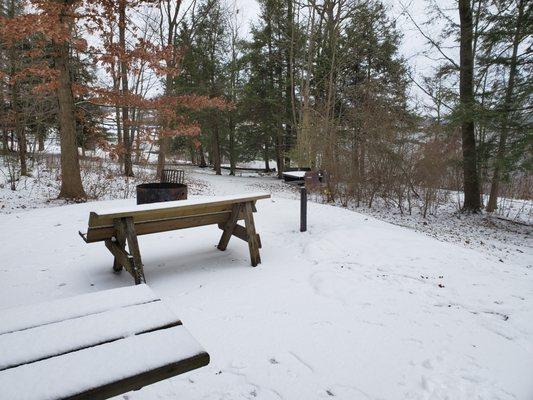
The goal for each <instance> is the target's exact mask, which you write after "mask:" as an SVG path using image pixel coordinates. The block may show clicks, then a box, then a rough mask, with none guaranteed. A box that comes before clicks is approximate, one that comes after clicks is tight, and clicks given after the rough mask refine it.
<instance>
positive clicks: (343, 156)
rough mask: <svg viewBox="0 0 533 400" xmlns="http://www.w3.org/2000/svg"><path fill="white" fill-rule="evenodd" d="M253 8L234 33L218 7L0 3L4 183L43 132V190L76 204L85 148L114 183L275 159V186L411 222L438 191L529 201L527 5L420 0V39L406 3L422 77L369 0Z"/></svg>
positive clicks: (171, 1) (428, 209)
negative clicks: (321, 176) (141, 171)
mask: <svg viewBox="0 0 533 400" xmlns="http://www.w3.org/2000/svg"><path fill="white" fill-rule="evenodd" d="M259 3H260V6H261V12H260V15H259V16H258V18H257V21H256V22H254V24H253V27H252V28H251V30H250V33H249V34H248V33H247V32H246V29H245V27H244V26H243V24H242V21H241V20H240V18H239V13H238V10H237V9H236V7H235V6H234V5H231V4H227V3H225V2H222V1H221V0H199V1H193V2H191V3H181V2H180V1H179V0H145V1H141V0H119V1H111V0H104V1H96V0H64V1H59V0H57V1H39V0H34V1H31V2H26V1H21V0H1V1H0V138H1V150H0V151H1V152H2V159H3V162H4V164H5V165H6V166H7V167H6V168H5V170H7V171H8V173H9V175H10V177H9V178H10V180H11V182H15V181H16V180H17V179H19V177H20V176H24V175H28V174H31V169H32V162H33V161H34V160H35V159H36V158H37V157H38V155H39V152H42V151H43V150H44V147H45V146H44V144H45V142H46V141H47V140H49V139H50V138H54V137H58V138H59V141H60V168H61V174H60V176H61V191H60V197H64V198H68V199H75V200H83V199H85V198H86V197H87V194H86V191H85V189H84V187H83V183H82V178H81V172H80V169H82V168H83V166H82V167H80V158H81V159H82V160H83V158H84V157H87V155H86V151H87V150H94V149H99V150H101V151H104V152H106V153H107V154H109V155H110V156H111V157H112V158H113V160H114V161H115V162H116V163H117V165H119V166H120V168H119V169H117V173H120V174H123V175H125V176H133V175H134V168H133V167H134V165H143V164H146V163H149V162H151V161H152V158H151V157H150V155H151V154H156V157H155V158H156V159H157V160H155V159H153V161H154V163H156V165H157V168H155V170H156V172H155V173H156V174H160V172H161V170H162V168H163V166H164V165H165V163H166V162H167V161H168V160H169V159H176V158H179V159H181V160H183V159H188V160H189V161H191V162H192V163H194V164H197V165H200V166H209V167H212V168H213V169H214V170H215V171H216V173H217V174H221V173H222V169H221V166H222V164H225V163H227V164H229V169H230V173H231V174H234V173H235V168H236V167H237V165H238V164H239V163H243V162H248V161H254V160H263V161H264V167H265V169H266V170H269V169H270V168H271V167H272V165H270V160H275V162H276V169H277V174H278V175H279V176H280V177H281V173H282V172H283V171H284V170H285V169H286V168H288V167H295V166H300V167H307V166H308V167H311V168H313V169H320V170H323V171H324V173H325V177H326V180H325V182H326V183H325V187H322V188H321V189H320V190H321V192H320V193H321V195H323V196H324V198H325V199H326V200H327V201H332V202H338V203H340V204H343V205H348V204H355V205H366V206H369V207H372V205H373V203H374V202H376V201H381V202H385V203H386V204H388V205H390V206H393V207H398V208H399V209H400V211H401V212H411V211H412V210H413V209H416V210H420V213H421V214H422V215H423V216H426V215H427V214H428V213H433V212H436V210H437V208H438V206H439V204H441V203H442V202H444V201H445V199H444V197H445V196H446V194H447V193H448V190H455V191H457V190H461V191H463V192H464V202H463V205H462V207H463V210H465V211H468V212H478V211H479V210H480V209H482V208H485V209H486V210H487V211H494V210H496V208H497V206H498V203H497V200H498V198H499V197H512V198H520V199H527V200H531V199H532V198H533V195H532V192H531V187H533V185H532V175H531V168H532V165H531V155H532V152H531V150H532V149H531V144H532V143H531V138H532V135H531V132H532V131H531V128H532V122H533V118H532V113H531V110H532V108H531V100H532V98H531V87H532V81H531V78H530V76H531V72H532V57H531V53H532V49H531V45H532V32H533V13H532V5H531V3H530V2H526V1H525V0H513V1H511V0H472V1H466V0H458V1H457V2H456V3H454V4H455V8H454V9H452V10H450V9H441V8H440V7H439V5H438V2H428V5H427V10H428V12H427V23H428V24H431V23H432V22H433V21H437V20H438V21H441V23H442V25H443V27H444V28H443V30H442V32H441V34H440V35H439V36H437V37H434V36H432V35H429V34H428V33H427V32H428V31H427V29H426V28H427V25H426V24H423V23H420V22H417V21H416V19H415V18H413V17H412V16H411V15H410V14H409V12H408V10H407V8H406V9H405V15H406V16H407V17H408V18H411V19H412V21H413V23H414V24H415V26H416V27H417V29H418V30H419V34H420V35H423V36H424V37H425V38H426V40H427V43H428V50H430V49H431V51H432V54H436V55H437V56H436V57H434V59H433V64H434V68H433V70H434V73H433V74H432V75H429V76H425V77H423V79H421V80H420V79H419V78H418V77H415V74H414V73H413V71H412V70H411V69H410V67H409V65H408V63H407V61H406V60H405V59H404V58H403V57H402V55H401V53H400V51H399V47H400V44H401V41H402V34H401V32H400V30H399V29H398V28H397V27H396V25H395V20H394V19H393V18H391V17H390V15H389V14H390V13H389V12H388V11H389V10H388V8H387V6H386V5H384V4H383V3H382V2H381V1H378V0H370V1H360V0H321V1H316V0H304V1H302V2H294V1H290V0H289V1H285V0H261V1H260V2H259ZM450 38H451V39H453V42H454V43H455V45H454V46H455V49H452V48H450V46H448V45H447V44H446V41H449V40H450ZM456 48H458V49H459V54H460V57H459V58H458V59H456V58H455V57H453V56H452V55H451V54H453V51H454V50H456ZM413 87H417V89H418V90H420V91H422V92H423V93H425V95H426V97H427V99H428V101H427V102H425V104H421V105H419V104H417V103H416V102H415V101H414V98H413V95H412V92H413V90H412V89H413ZM13 187H15V186H13Z"/></svg>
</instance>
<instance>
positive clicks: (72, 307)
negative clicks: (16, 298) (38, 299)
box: [0, 285, 158, 335]
mask: <svg viewBox="0 0 533 400" xmlns="http://www.w3.org/2000/svg"><path fill="white" fill-rule="evenodd" d="M155 300H158V298H157V297H156V296H155V295H154V293H153V292H152V291H151V290H150V288H148V286H146V285H141V286H139V287H136V288H133V287H132V288H118V289H114V290H108V291H106V292H104V293H87V294H84V295H81V296H77V297H76V298H75V299H74V300H73V299H70V298H67V299H58V300H55V301H50V302H47V303H41V304H30V305H25V306H20V307H13V308H8V309H6V310H0V321H1V322H0V335H2V334H4V333H9V332H14V331H18V330H21V329H28V328H32V327H35V326H40V325H45V324H51V323H54V322H58V321H63V320H65V319H72V318H78V317H81V316H84V315H90V314H97V313H101V312H104V311H108V310H112V309H115V308H120V307H125V306H129V305H135V304H144V303H148V302H151V301H155Z"/></svg>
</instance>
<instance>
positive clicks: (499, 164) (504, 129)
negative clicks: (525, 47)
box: [487, 0, 524, 212]
mask: <svg viewBox="0 0 533 400" xmlns="http://www.w3.org/2000/svg"><path fill="white" fill-rule="evenodd" d="M523 16H524V0H520V1H519V3H518V17H517V21H516V30H515V34H514V38H513V53H512V56H511V63H510V67H509V80H508V82H507V88H506V91H505V100H504V102H505V103H504V105H503V112H502V126H501V132H500V140H499V142H498V152H497V154H496V162H495V164H494V172H493V176H492V184H491V187H490V197H489V202H488V204H487V211H488V212H493V211H495V210H496V209H497V208H498V192H499V185H500V179H501V173H502V170H503V169H504V163H505V146H506V143H507V136H508V132H509V117H510V114H511V108H512V103H513V92H514V85H515V81H516V72H517V58H518V57H517V55H518V47H519V44H520V34H521V32H520V29H521V27H522V18H523Z"/></svg>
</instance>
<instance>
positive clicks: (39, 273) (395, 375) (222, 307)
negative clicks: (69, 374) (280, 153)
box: [0, 174, 533, 400]
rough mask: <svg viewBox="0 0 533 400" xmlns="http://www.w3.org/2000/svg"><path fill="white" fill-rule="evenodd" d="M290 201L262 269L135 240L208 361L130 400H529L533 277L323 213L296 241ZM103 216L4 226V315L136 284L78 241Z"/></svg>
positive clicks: (275, 209) (164, 238)
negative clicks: (41, 303)
mask: <svg viewBox="0 0 533 400" xmlns="http://www.w3.org/2000/svg"><path fill="white" fill-rule="evenodd" d="M205 182H206V185H207V186H208V187H209V188H210V189H209V188H208V189H207V190H206V193H217V194H220V195H223V194H232V193H239V192H241V191H254V192H257V191H258V189H261V187H258V185H257V181H256V180H252V179H251V180H250V181H246V178H226V179H221V180H218V178H216V177H212V176H211V175H209V174H206V176H205ZM269 185H272V186H271V187H275V185H280V183H279V182H277V181H276V180H274V179H272V181H271V182H270V181H268V183H267V184H266V185H263V186H262V187H263V189H264V188H268V187H269ZM289 197H291V194H290V193H287V195H286V196H285V195H281V196H280V195H279V194H276V195H274V196H273V198H272V199H271V200H266V201H261V202H259V203H258V213H257V214H256V225H257V229H258V232H259V233H260V234H261V238H262V243H263V249H262V250H261V257H262V261H263V263H262V264H261V265H260V266H258V267H257V268H252V267H250V266H249V259H248V253H247V246H246V244H245V243H243V242H241V241H238V240H235V239H232V241H231V242H230V244H229V246H228V249H227V251H226V252H220V251H218V250H217V249H216V248H215V245H216V243H217V241H218V238H219V235H220V231H219V230H218V229H216V228H215V227H214V226H208V227H203V228H196V229H188V230H182V231H175V232H168V233H162V234H156V235H148V236H143V237H141V238H140V239H139V241H140V246H141V251H142V255H143V261H144V264H145V271H146V278H147V281H148V284H149V285H150V286H151V287H152V289H153V290H154V291H155V292H156V293H157V294H158V295H160V296H161V297H162V298H164V299H165V300H166V301H167V302H168V303H170V304H171V305H172V307H173V308H174V310H175V311H176V313H177V314H178V315H179V316H180V318H181V319H182V320H183V321H184V324H185V326H186V327H187V328H188V329H189V330H190V332H191V333H192V334H193V336H194V337H195V338H196V339H198V341H199V342H200V343H201V344H202V345H203V346H204V347H205V348H206V349H207V351H208V352H209V353H210V355H211V360H212V361H211V364H210V365H209V366H208V367H206V368H203V369H200V370H197V371H193V372H191V373H188V374H185V375H182V376H179V377H176V378H173V379H170V380H167V381H164V382H161V383H158V384H155V385H152V386H150V387H146V388H144V389H142V390H141V391H138V392H133V393H130V394H128V395H127V396H124V397H125V398H128V399H130V400H134V399H135V400H136V399H143V400H144V399H177V398H180V399H213V400H215V399H230V400H233V399H295V400H299V399H331V398H333V399H335V398H337V399H348V400H351V399H356V400H357V399H453V400H460V399H465V400H467V399H519V400H522V399H523V400H529V399H531V398H533V379H532V377H533V375H532V371H533V276H532V269H531V266H530V265H531V262H530V263H529V266H524V265H523V263H520V264H512V263H501V262H499V261H498V258H496V257H492V256H490V255H488V254H482V253H480V252H477V251H475V250H471V249H466V248H463V247H459V246H456V245H453V244H450V243H443V242H439V241H437V240H435V239H432V238H429V237H426V236H424V235H423V234H420V233H417V232H414V231H412V230H408V229H405V228H402V227H398V226H394V225H390V224H387V223H385V222H381V221H378V220H375V219H373V218H371V217H368V216H364V215H361V214H358V213H354V212H351V211H347V210H344V209H341V208H337V207H331V206H327V205H320V204H314V203H313V204H310V205H309V214H310V221H309V230H308V232H306V233H300V232H299V231H298V226H299V225H298V202H297V201H294V200H291V199H289ZM106 203H107V204H109V206H110V207H113V208H115V207H117V206H122V205H127V204H133V200H119V201H109V202H106ZM106 203H104V202H100V203H98V208H101V206H102V205H103V204H104V205H105V204H106ZM95 207H96V205H95V204H94V203H86V204H78V205H70V206H62V207H56V208H48V209H40V210H33V211H27V212H24V213H19V214H9V215H0V227H1V229H0V243H1V249H0V301H1V303H0V304H1V307H2V308H3V307H10V306H14V305H20V304H29V303H34V302H38V301H42V300H48V299H53V298H58V297H65V296H70V295H75V294H81V293H87V292H91V291H97V290H103V289H107V288H112V287H119V286H124V285H131V284H132V280H131V277H129V275H127V274H125V273H123V274H122V275H119V276H117V275H114V274H113V273H112V272H111V261H112V260H111V256H110V254H109V253H108V252H107V250H106V249H105V247H104V246H103V245H102V244H101V243H100V244H92V245H87V244H85V243H84V242H83V241H82V240H81V239H80V238H79V237H78V235H77V230H78V229H84V227H85V226H86V223H87V219H88V213H89V211H90V210H92V209H94V208H95ZM524 257H529V259H530V260H531V257H532V254H531V253H529V254H526V255H524ZM102 367H108V366H102ZM0 397H1V396H0Z"/></svg>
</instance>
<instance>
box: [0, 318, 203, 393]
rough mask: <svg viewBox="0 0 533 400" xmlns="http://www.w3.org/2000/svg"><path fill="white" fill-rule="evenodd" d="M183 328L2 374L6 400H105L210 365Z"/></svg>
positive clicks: (158, 332) (0, 373) (0, 381)
mask: <svg viewBox="0 0 533 400" xmlns="http://www.w3.org/2000/svg"><path fill="white" fill-rule="evenodd" d="M208 363H209V355H208V354H207V353H205V352H204V350H203V349H202V347H201V346H200V344H198V342H197V341H196V340H195V339H194V338H193V337H192V336H191V335H190V334H189V332H188V331H187V330H186V329H185V328H184V327H183V326H181V325H180V326H176V327H172V328H168V329H164V330H159V331H155V332H150V333H145V334H142V335H136V336H130V337H127V338H125V339H121V340H117V341H114V342H111V343H106V344H102V345H99V346H96V347H91V348H87V349H84V350H80V351H76V352H72V353H68V354H64V355H62V356H59V357H53V358H49V359H46V360H43V361H39V362H36V363H32V364H25V365H21V366H19V367H16V368H11V369H7V370H4V371H2V372H0V388H2V396H5V398H6V399H25V400H52V399H67V398H68V399H92V400H97V399H105V398H108V397H110V396H113V395H118V394H121V393H125V392H127V391H129V390H134V389H137V388H140V387H142V386H143V385H147V384H150V383H153V382H156V381H159V380H161V379H165V378H168V377H170V376H174V375H177V374H179V373H183V372H186V371H189V370H191V369H194V368H198V367H201V366H203V365H207V364H208Z"/></svg>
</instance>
